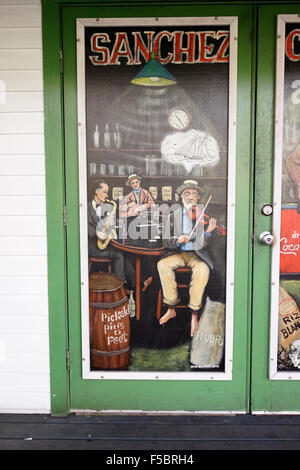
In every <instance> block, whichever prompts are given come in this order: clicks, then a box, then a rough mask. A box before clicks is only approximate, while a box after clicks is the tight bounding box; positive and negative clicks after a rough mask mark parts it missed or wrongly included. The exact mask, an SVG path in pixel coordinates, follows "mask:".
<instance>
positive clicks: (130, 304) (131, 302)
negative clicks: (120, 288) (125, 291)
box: [128, 290, 135, 318]
mask: <svg viewBox="0 0 300 470" xmlns="http://www.w3.org/2000/svg"><path fill="white" fill-rule="evenodd" d="M128 310H129V316H130V317H131V318H133V317H135V300H134V298H133V290H131V291H130V296H129V300H128Z"/></svg>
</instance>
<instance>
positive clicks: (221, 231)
mask: <svg viewBox="0 0 300 470" xmlns="http://www.w3.org/2000/svg"><path fill="white" fill-rule="evenodd" d="M188 216H189V218H190V219H191V220H192V221H193V222H195V221H196V220H198V218H199V217H200V216H201V209H200V207H198V206H193V207H191V208H190V209H189V210H188ZM211 218H212V217H211V216H209V215H208V214H206V213H205V212H204V213H203V214H202V217H201V219H200V220H199V223H200V224H202V225H207V224H208V222H209V220H210V219H211ZM216 232H217V234H218V235H222V236H225V235H226V234H227V229H226V227H225V225H217V226H216Z"/></svg>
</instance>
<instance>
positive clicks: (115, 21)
mask: <svg viewBox="0 0 300 470" xmlns="http://www.w3.org/2000/svg"><path fill="white" fill-rule="evenodd" d="M135 25H138V26H153V25H156V26H157V25H163V26H168V25H169V26H175V25H180V26H185V25H191V26H195V25H208V26H209V25H229V26H230V60H229V109H228V194H227V201H228V204H227V220H228V227H227V266H226V319H225V331H226V340H225V372H209V371H205V372H198V373H196V372H195V371H191V372H161V371H159V372H155V371H146V372H129V371H125V372H124V371H91V370H90V353H89V351H90V342H89V341H90V339H89V299H88V235H87V204H88V201H87V186H86V185H87V174H86V117H85V116H86V114H85V113H86V103H85V48H84V37H85V35H84V30H85V27H88V26H135ZM237 34H238V17H235V16H234V17H201V18H199V17H190V18H188V17H186V18H185V17H184V18H78V19H77V104H78V158H79V210H80V269H81V325H82V378H83V379H97V380H99V379H101V380H103V379H127V380H232V361H233V316H234V311H233V309H234V264H235V263H234V259H235V257H234V254H235V252H234V247H235V179H236V114H237V43H238V41H237Z"/></svg>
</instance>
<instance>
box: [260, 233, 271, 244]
mask: <svg viewBox="0 0 300 470" xmlns="http://www.w3.org/2000/svg"><path fill="white" fill-rule="evenodd" d="M259 241H260V242H261V243H263V244H264V245H273V242H274V236H273V235H272V234H271V233H270V232H262V233H261V234H260V235H259Z"/></svg>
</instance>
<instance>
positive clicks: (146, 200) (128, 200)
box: [120, 174, 155, 217]
mask: <svg viewBox="0 0 300 470" xmlns="http://www.w3.org/2000/svg"><path fill="white" fill-rule="evenodd" d="M141 180H142V179H141V177H140V176H138V175H137V174H132V175H130V176H128V179H127V182H126V185H127V186H131V188H132V191H131V192H130V193H129V194H127V196H125V198H124V200H123V201H122V203H121V205H120V217H132V216H136V215H138V214H140V213H141V212H143V211H145V210H147V209H149V208H150V207H151V206H154V205H155V202H154V200H153V197H152V196H151V194H150V192H149V191H147V190H146V189H143V188H141Z"/></svg>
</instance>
